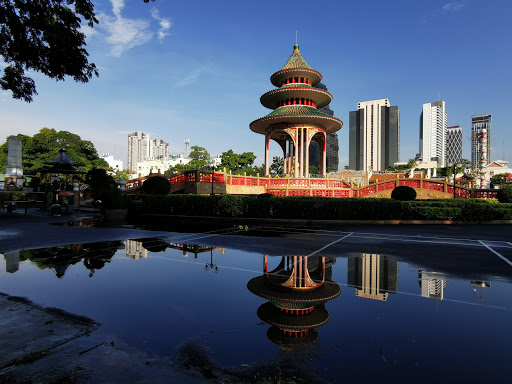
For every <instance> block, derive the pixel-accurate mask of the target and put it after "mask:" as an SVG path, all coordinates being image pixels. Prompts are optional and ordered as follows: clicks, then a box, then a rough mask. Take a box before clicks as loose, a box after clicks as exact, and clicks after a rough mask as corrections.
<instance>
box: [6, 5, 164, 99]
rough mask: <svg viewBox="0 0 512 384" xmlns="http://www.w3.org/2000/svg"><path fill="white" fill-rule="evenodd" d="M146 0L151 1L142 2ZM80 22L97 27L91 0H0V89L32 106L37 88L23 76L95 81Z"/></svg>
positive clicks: (95, 71) (93, 69) (93, 67)
mask: <svg viewBox="0 0 512 384" xmlns="http://www.w3.org/2000/svg"><path fill="white" fill-rule="evenodd" d="M149 1H154V0H144V2H145V3H148V2H149ZM82 20H85V22H86V23H87V25H89V26H90V27H93V26H94V24H98V19H96V15H95V13H94V4H93V2H92V1H91V0H38V1H35V0H1V1H0V55H1V56H2V57H3V60H4V61H5V62H6V63H7V67H5V68H4V70H3V75H2V77H1V78H0V86H1V88H2V89H3V90H10V91H11V92H12V96H13V98H15V99H23V100H24V101H26V102H31V101H32V98H33V96H34V95H37V91H36V85H35V82H34V80H32V79H31V78H30V77H28V76H26V75H25V71H36V72H41V73H42V74H43V75H45V76H48V77H49V78H51V79H55V80H64V78H65V77H66V76H71V77H72V78H73V79H74V80H75V81H77V82H81V83H87V82H88V81H89V80H90V79H91V78H92V77H93V76H98V75H99V73H98V70H97V68H96V65H95V64H94V63H89V61H88V58H87V57H88V56H89V54H88V53H87V51H86V50H85V46H86V44H85V34H84V33H82V32H81V31H80V26H81V22H82Z"/></svg>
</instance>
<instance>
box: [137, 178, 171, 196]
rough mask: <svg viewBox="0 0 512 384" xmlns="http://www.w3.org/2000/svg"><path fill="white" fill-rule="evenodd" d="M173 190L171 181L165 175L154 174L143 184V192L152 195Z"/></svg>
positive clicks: (164, 193)
mask: <svg viewBox="0 0 512 384" xmlns="http://www.w3.org/2000/svg"><path fill="white" fill-rule="evenodd" d="M170 190H171V183H169V180H167V179H166V178H165V177H162V176H153V177H150V178H149V179H147V180H146V181H145V182H144V184H142V193H147V194H150V195H167V194H168V193H169V191H170Z"/></svg>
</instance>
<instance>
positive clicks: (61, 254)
mask: <svg viewBox="0 0 512 384" xmlns="http://www.w3.org/2000/svg"><path fill="white" fill-rule="evenodd" d="M121 246H122V242H121V241H103V242H99V243H88V244H72V245H64V246H59V247H51V248H40V249H29V250H23V251H21V252H20V259H22V260H30V261H31V262H32V263H34V264H35V265H36V266H37V267H38V268H39V269H52V270H53V271H55V275H56V276H57V277H58V278H59V279H60V278H62V277H63V276H64V275H65V273H66V271H67V270H68V268H69V267H70V266H72V265H75V264H77V263H80V262H83V264H84V266H85V267H86V268H87V269H88V270H89V271H90V273H89V277H92V276H93V275H94V272H95V271H97V270H98V269H101V268H103V267H104V266H105V264H106V263H108V262H110V259H111V258H112V257H113V256H114V254H115V253H116V252H117V250H118V249H119V248H120V247H121Z"/></svg>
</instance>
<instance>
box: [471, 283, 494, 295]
mask: <svg viewBox="0 0 512 384" xmlns="http://www.w3.org/2000/svg"><path fill="white" fill-rule="evenodd" d="M471 286H472V287H473V293H476V290H477V288H480V299H482V300H483V299H484V288H491V282H490V281H483V280H472V281H471Z"/></svg>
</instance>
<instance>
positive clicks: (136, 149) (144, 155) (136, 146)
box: [128, 132, 169, 172]
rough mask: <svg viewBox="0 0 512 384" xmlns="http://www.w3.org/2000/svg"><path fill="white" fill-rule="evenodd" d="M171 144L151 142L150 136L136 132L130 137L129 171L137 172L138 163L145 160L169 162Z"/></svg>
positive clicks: (160, 141) (161, 141)
mask: <svg viewBox="0 0 512 384" xmlns="http://www.w3.org/2000/svg"><path fill="white" fill-rule="evenodd" d="M168 157H169V144H168V143H166V142H165V141H163V140H160V139H156V140H151V139H150V138H149V134H145V133H142V132H134V133H131V134H129V135H128V169H129V170H130V171H134V172H137V163H138V162H140V161H145V160H167V159H168Z"/></svg>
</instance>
